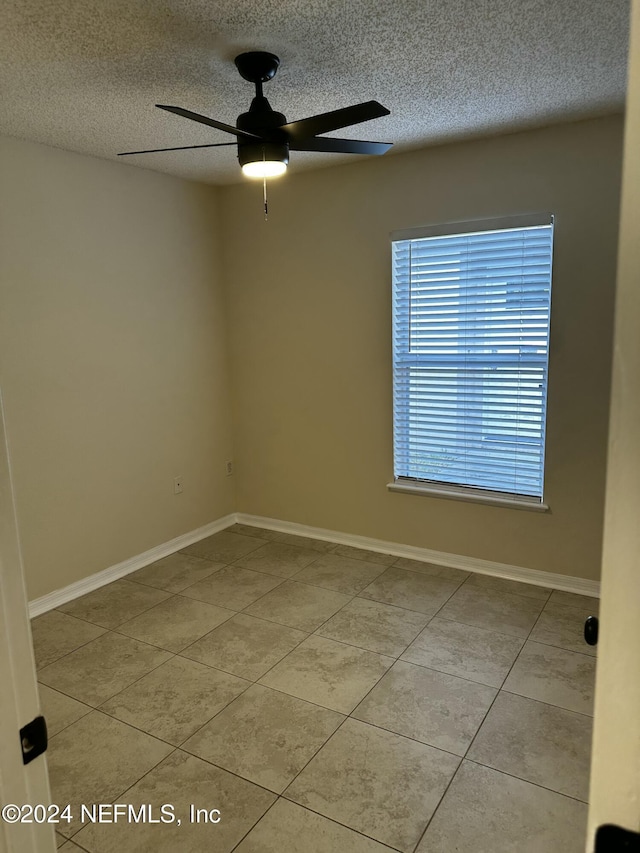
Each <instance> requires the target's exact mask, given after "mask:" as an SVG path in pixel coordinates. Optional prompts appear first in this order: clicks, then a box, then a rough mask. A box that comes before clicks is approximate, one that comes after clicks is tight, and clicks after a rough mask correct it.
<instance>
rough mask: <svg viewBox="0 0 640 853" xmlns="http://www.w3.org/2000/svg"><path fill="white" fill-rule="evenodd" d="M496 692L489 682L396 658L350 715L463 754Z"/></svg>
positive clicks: (456, 753)
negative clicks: (396, 661)
mask: <svg viewBox="0 0 640 853" xmlns="http://www.w3.org/2000/svg"><path fill="white" fill-rule="evenodd" d="M496 692H497V691H496V690H495V689H494V688H493V687H486V686H485V685H483V684H475V683H473V682H471V681H467V680H466V679H463V678H456V676H454V675H446V674H445V673H443V672H435V671H434V670H432V669H425V668H424V667H422V666H415V665H414V664H411V663H404V662H403V661H398V663H396V664H394V665H393V666H392V667H391V669H390V670H389V672H387V674H386V675H385V676H384V678H382V679H381V680H380V681H379V682H378V684H377V685H376V686H375V687H374V688H373V690H372V691H371V693H369V695H368V696H367V697H366V698H365V699H364V700H363V701H362V702H361V703H360V705H358V707H357V708H356V710H355V711H354V712H353V716H354V717H355V718H356V719H357V720H363V721H364V722H367V723H372V724H373V725H375V726H380V727H381V728H383V729H389V730H390V731H392V732H395V733H396V734H400V735H405V736H406V737H412V738H415V740H419V741H421V742H422V743H428V744H429V745H430V746H436V747H438V748H439V749H444V750H446V751H447V752H453V753H454V754H455V755H464V754H465V752H466V751H467V749H468V747H469V744H470V743H471V741H472V740H473V737H474V735H475V733H476V732H477V731H478V729H479V728H480V724H481V723H482V721H483V719H484V717H485V715H486V713H487V711H488V710H489V707H490V705H491V703H492V702H493V700H494V699H495V697H496Z"/></svg>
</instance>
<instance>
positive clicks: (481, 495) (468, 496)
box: [387, 482, 549, 512]
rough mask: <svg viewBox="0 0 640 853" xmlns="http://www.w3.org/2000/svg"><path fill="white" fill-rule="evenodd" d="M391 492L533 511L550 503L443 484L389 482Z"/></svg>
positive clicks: (540, 510)
mask: <svg viewBox="0 0 640 853" xmlns="http://www.w3.org/2000/svg"><path fill="white" fill-rule="evenodd" d="M387 489H389V491H390V492H401V493H403V494H405V495H422V496H424V497H430V498H444V499H445V500H453V501H468V502H469V503H481V504H489V505H490V506H501V507H506V508H508V509H528V510H531V511H532V512H548V511H549V505H548V504H544V503H535V502H534V501H528V500H526V499H524V498H517V497H513V498H511V497H506V496H502V495H492V494H490V493H488V492H472V491H463V490H462V489H454V488H451V489H447V488H446V487H442V486H435V485H433V486H427V485H413V484H411V483H402V482H395V483H387Z"/></svg>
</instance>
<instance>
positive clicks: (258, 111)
mask: <svg viewBox="0 0 640 853" xmlns="http://www.w3.org/2000/svg"><path fill="white" fill-rule="evenodd" d="M286 123H287V119H286V117H285V116H284V114H283V113H278V112H276V111H275V110H273V109H271V105H270V104H269V101H268V100H267V99H266V98H265V97H264V96H261V95H257V96H256V97H255V98H254V99H253V101H252V102H251V107H250V108H249V112H246V113H241V114H240V115H239V116H238V120H237V121H236V127H237V128H238V129H239V130H246V131H247V132H248V133H255V134H256V135H258V136H261V137H262V139H261V140H259V141H256V142H254V141H253V140H250V139H249V140H248V139H243V138H242V137H239V138H238V161H239V163H240V165H241V166H244V165H245V164H246V163H255V162H256V161H257V160H279V161H280V162H282V163H288V162H289V144H288V141H287V139H286V137H285V135H284V133H279V132H278V130H279V128H281V127H282V125H284V124H286Z"/></svg>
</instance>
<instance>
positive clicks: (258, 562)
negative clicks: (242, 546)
mask: <svg viewBox="0 0 640 853" xmlns="http://www.w3.org/2000/svg"><path fill="white" fill-rule="evenodd" d="M317 559H318V552H317V551H313V550H312V549H311V548H299V547H298V546H297V545H287V544H286V543H285V542H268V543H267V544H266V545H262V546H261V547H260V548H258V550H257V551H252V552H251V553H250V554H247V556H246V557H241V558H240V559H239V560H236V563H235V565H236V566H242V567H243V568H245V569H253V570H254V571H256V572H266V573H267V574H269V575H277V576H278V577H281V578H290V577H291V575H295V573H296V572H299V571H300V569H304V567H305V566H308V565H309V563H312V562H313V561H314V560H317Z"/></svg>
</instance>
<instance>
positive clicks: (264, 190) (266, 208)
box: [262, 175, 269, 222]
mask: <svg viewBox="0 0 640 853" xmlns="http://www.w3.org/2000/svg"><path fill="white" fill-rule="evenodd" d="M262 198H263V201H264V221H265V222H266V221H267V219H268V218H269V206H268V204H267V176H266V175H265V176H264V177H263V178H262Z"/></svg>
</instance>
